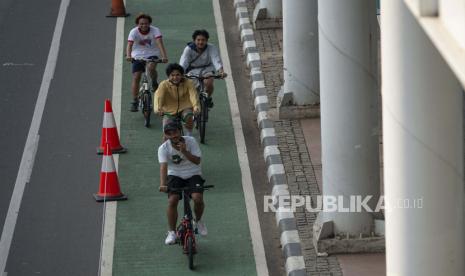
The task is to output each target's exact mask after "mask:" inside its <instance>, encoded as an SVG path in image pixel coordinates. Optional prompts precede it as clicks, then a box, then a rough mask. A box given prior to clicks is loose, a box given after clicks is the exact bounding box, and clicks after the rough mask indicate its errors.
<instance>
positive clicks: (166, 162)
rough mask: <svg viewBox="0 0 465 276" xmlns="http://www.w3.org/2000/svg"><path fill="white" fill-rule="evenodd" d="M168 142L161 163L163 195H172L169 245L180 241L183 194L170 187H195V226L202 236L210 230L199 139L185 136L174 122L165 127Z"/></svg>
mask: <svg viewBox="0 0 465 276" xmlns="http://www.w3.org/2000/svg"><path fill="white" fill-rule="evenodd" d="M163 131H164V135H165V138H166V141H165V142H164V143H163V144H162V145H161V146H160V147H159V148H158V162H159V163H160V188H159V190H160V192H165V193H166V192H167V193H168V209H167V211H166V214H167V217H168V228H169V230H168V235H167V237H166V240H165V244H173V243H175V242H176V232H175V228H176V221H177V219H178V202H179V200H180V199H182V193H180V192H170V188H183V187H192V188H194V189H193V190H192V193H191V197H192V200H193V201H194V214H195V221H194V223H195V226H196V227H197V230H198V232H199V234H200V235H203V236H205V235H207V233H208V231H207V228H206V227H205V224H204V223H203V222H202V221H201V220H200V219H201V218H202V214H203V210H204V208H205V204H204V201H203V183H204V182H205V180H204V179H203V178H202V169H201V167H200V159H201V155H202V154H201V152H200V147H199V144H198V143H197V141H196V140H195V138H193V137H190V136H181V134H180V131H179V126H178V124H177V123H175V122H172V123H168V124H167V125H165V127H164V128H163Z"/></svg>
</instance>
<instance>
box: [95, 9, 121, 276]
mask: <svg viewBox="0 0 465 276" xmlns="http://www.w3.org/2000/svg"><path fill="white" fill-rule="evenodd" d="M124 21H125V20H124V17H118V18H117V21H116V43H115V61H114V66H113V68H114V69H113V96H112V108H113V115H114V116H115V122H116V126H117V129H118V131H119V129H120V125H121V89H122V79H123V59H122V56H123V48H124ZM119 134H120V133H119ZM113 160H114V162H115V169H116V171H118V163H119V155H118V154H115V155H113ZM117 207H118V203H117V202H116V201H110V202H105V203H104V209H105V211H104V219H103V221H102V224H103V225H102V227H103V233H102V241H101V248H100V265H99V273H98V275H102V276H111V275H112V274H113V255H114V249H115V230H116V210H117Z"/></svg>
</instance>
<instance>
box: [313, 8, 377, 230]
mask: <svg viewBox="0 0 465 276" xmlns="http://www.w3.org/2000/svg"><path fill="white" fill-rule="evenodd" d="M318 21H319V26H320V28H319V41H320V44H319V46H320V87H321V138H322V139H321V141H322V165H323V195H325V196H343V199H344V200H345V201H346V202H345V204H344V206H345V207H349V204H348V202H347V201H348V200H349V199H350V196H351V195H353V196H361V197H362V198H365V197H366V196H373V199H372V200H370V201H369V203H370V204H369V206H370V207H371V208H372V209H374V208H375V206H376V203H377V200H378V198H379V194H380V182H379V181H380V179H379V177H380V176H379V151H378V149H379V141H378V136H379V123H378V110H379V108H378V98H379V84H378V80H377V66H376V64H377V57H378V56H377V43H378V42H377V36H378V35H379V31H378V26H377V25H378V23H377V18H376V3H375V1H371V0H352V1H340V0H319V1H318ZM319 216H322V219H323V221H333V224H334V232H335V233H336V234H343V235H344V236H345V235H346V234H347V233H349V234H350V235H355V236H357V237H358V236H359V235H360V233H362V234H368V235H369V234H371V232H372V231H373V223H374V222H373V214H372V213H370V212H365V211H363V209H362V212H322V213H320V215H319Z"/></svg>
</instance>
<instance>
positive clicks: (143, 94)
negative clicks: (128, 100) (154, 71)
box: [136, 58, 162, 127]
mask: <svg viewBox="0 0 465 276" xmlns="http://www.w3.org/2000/svg"><path fill="white" fill-rule="evenodd" d="M136 60H143V61H145V72H144V73H143V74H142V78H141V81H140V86H139V94H138V96H137V99H138V101H139V108H140V109H141V111H142V114H143V115H144V119H145V122H144V126H145V127H150V115H151V114H152V108H153V107H152V92H151V91H153V92H155V91H154V90H155V89H156V87H152V80H151V77H150V74H149V72H148V68H147V67H148V64H149V63H152V62H153V63H161V62H162V61H161V59H158V58H136Z"/></svg>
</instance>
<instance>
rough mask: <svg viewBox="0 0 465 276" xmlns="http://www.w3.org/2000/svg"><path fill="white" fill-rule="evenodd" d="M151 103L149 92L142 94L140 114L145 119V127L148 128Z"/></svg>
mask: <svg viewBox="0 0 465 276" xmlns="http://www.w3.org/2000/svg"><path fill="white" fill-rule="evenodd" d="M151 101H152V97H151V96H150V92H148V93H147V92H146V93H144V96H143V98H142V113H143V114H144V118H145V124H144V125H145V127H149V126H150V115H151V114H152V108H151Z"/></svg>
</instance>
